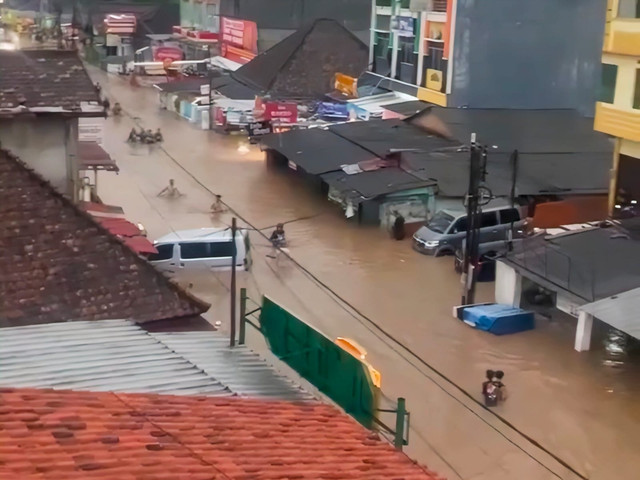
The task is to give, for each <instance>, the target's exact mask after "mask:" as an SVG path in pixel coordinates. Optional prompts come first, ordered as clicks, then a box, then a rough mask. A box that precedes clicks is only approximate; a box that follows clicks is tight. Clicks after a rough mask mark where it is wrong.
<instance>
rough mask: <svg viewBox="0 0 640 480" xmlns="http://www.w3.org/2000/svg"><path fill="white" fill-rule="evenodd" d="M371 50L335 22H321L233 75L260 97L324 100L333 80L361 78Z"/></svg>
mask: <svg viewBox="0 0 640 480" xmlns="http://www.w3.org/2000/svg"><path fill="white" fill-rule="evenodd" d="M368 56H369V49H368V48H367V46H366V45H365V44H364V43H362V42H361V41H360V40H359V39H358V38H357V37H356V36H355V35H353V34H352V33H351V32H349V30H347V29H346V28H344V27H343V26H342V25H340V24H339V23H338V22H336V21H335V20H330V19H325V18H321V19H318V20H316V21H314V22H313V23H311V24H309V25H307V26H306V27H303V28H301V29H299V30H297V31H296V32H295V33H293V34H291V35H289V36H288V37H287V38H285V39H284V40H282V41H281V42H279V43H277V44H276V45H274V46H273V47H271V48H270V49H269V50H267V51H266V52H264V53H261V54H260V55H258V56H257V57H255V58H254V59H253V60H251V61H250V62H249V63H247V64H246V65H243V66H242V67H240V68H239V69H238V70H236V71H235V72H233V73H232V74H231V75H232V76H233V78H235V79H236V80H238V81H240V82H242V83H244V84H245V85H247V86H249V87H251V88H253V89H254V90H256V91H257V92H259V93H262V94H270V95H271V96H273V97H276V98H301V99H310V98H321V97H322V96H323V95H324V94H326V93H327V92H330V91H331V90H332V89H333V77H334V75H335V74H336V73H344V74H345V75H350V76H353V77H358V76H359V75H360V74H361V73H362V72H363V71H364V70H365V69H366V68H367V63H368V58H369V57H368Z"/></svg>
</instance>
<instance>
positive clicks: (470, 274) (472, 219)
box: [462, 133, 487, 305]
mask: <svg viewBox="0 0 640 480" xmlns="http://www.w3.org/2000/svg"><path fill="white" fill-rule="evenodd" d="M486 159H487V150H486V148H484V147H482V146H480V145H478V144H477V143H476V134H475V133H473V134H471V148H470V158H469V189H468V190H467V236H466V240H465V248H464V268H463V274H462V283H463V287H462V289H463V293H462V305H469V304H472V303H473V302H474V301H475V288H476V277H477V268H478V245H479V240H480V219H481V214H482V212H481V210H480V182H481V181H482V180H483V179H484V175H485V166H486Z"/></svg>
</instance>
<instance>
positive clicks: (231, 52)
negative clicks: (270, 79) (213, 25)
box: [220, 17, 258, 64]
mask: <svg viewBox="0 0 640 480" xmlns="http://www.w3.org/2000/svg"><path fill="white" fill-rule="evenodd" d="M220 50H221V53H222V56H223V57H225V58H228V59H229V60H233V61H234V62H238V63H242V64H244V63H247V62H249V61H250V60H251V59H252V58H253V57H255V56H256V55H257V54H258V26H257V25H256V23H255V22H251V21H249V20H237V19H235V18H228V17H221V18H220Z"/></svg>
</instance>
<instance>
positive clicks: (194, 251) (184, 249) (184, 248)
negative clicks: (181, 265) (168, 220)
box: [180, 242, 210, 260]
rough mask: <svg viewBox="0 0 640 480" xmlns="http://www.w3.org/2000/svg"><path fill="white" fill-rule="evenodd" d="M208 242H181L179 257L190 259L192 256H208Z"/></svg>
mask: <svg viewBox="0 0 640 480" xmlns="http://www.w3.org/2000/svg"><path fill="white" fill-rule="evenodd" d="M209 257H210V255H209V244H208V243H204V242H202V243H181V244H180V258H184V259H185V260H191V259H194V258H209Z"/></svg>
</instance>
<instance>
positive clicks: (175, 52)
mask: <svg viewBox="0 0 640 480" xmlns="http://www.w3.org/2000/svg"><path fill="white" fill-rule="evenodd" d="M183 57H184V54H183V52H182V49H180V48H179V47H153V60H154V61H155V62H164V61H165V60H171V61H172V62H176V61H179V60H182V58H183Z"/></svg>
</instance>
